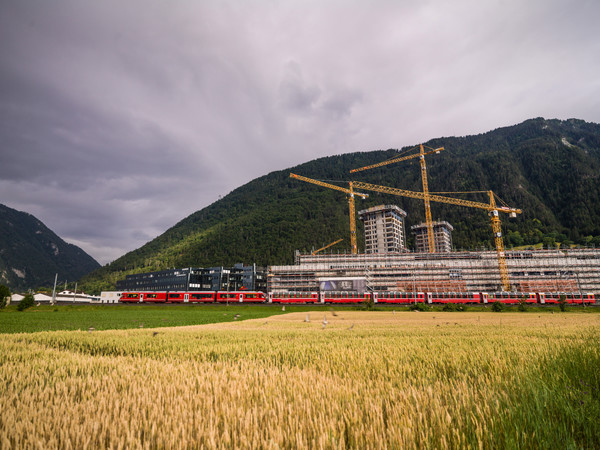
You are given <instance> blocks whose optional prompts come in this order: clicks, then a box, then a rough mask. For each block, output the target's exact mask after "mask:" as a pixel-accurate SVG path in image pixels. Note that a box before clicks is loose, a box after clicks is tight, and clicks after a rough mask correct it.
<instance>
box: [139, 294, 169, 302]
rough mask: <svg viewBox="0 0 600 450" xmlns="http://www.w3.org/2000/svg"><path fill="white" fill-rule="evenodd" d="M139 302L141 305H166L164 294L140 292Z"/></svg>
mask: <svg viewBox="0 0 600 450" xmlns="http://www.w3.org/2000/svg"><path fill="white" fill-rule="evenodd" d="M140 302H143V303H166V302H167V293H166V292H140Z"/></svg>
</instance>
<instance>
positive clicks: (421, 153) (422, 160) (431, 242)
mask: <svg viewBox="0 0 600 450" xmlns="http://www.w3.org/2000/svg"><path fill="white" fill-rule="evenodd" d="M428 148H430V147H428ZM442 150H444V147H439V148H434V149H431V151H428V152H426V151H425V150H424V146H423V144H420V145H419V153H415V154H412V155H408V156H400V157H398V158H392V159H389V160H387V161H383V162H380V163H377V164H371V165H370V166H365V167H360V168H358V169H352V170H351V171H350V173H354V172H360V171H363V170H369V169H374V168H376V167H381V166H385V165H388V164H393V163H396V162H400V161H406V160H407V159H412V158H417V157H418V158H419V160H420V163H421V180H422V182H423V194H424V195H423V201H424V203H425V223H426V225H427V243H428V245H429V253H435V242H434V240H433V220H432V219H431V205H430V201H429V200H430V199H429V186H428V184H427V165H426V164H425V155H429V154H431V153H439V152H441V151H442Z"/></svg>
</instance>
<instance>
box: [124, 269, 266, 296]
mask: <svg viewBox="0 0 600 450" xmlns="http://www.w3.org/2000/svg"><path fill="white" fill-rule="evenodd" d="M116 289H117V290H118V291H136V290H139V291H238V290H242V289H243V290H249V291H263V292H266V290H267V271H266V269H265V268H264V267H257V266H256V264H253V265H251V266H244V265H243V264H235V265H234V266H233V267H209V268H194V267H187V268H184V269H169V270H161V271H159V272H147V273H137V274H133V275H127V276H126V277H125V279H124V280H119V281H117V286H116Z"/></svg>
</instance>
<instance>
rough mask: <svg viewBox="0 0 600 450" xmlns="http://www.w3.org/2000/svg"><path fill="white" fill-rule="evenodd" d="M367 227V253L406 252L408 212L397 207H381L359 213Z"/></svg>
mask: <svg viewBox="0 0 600 450" xmlns="http://www.w3.org/2000/svg"><path fill="white" fill-rule="evenodd" d="M358 216H359V217H360V220H362V221H363V223H364V227H365V253H367V254H371V253H379V254H381V253H399V252H402V251H404V250H405V247H406V237H405V231H404V218H405V217H406V212H405V211H404V210H403V209H400V208H399V207H398V206H396V205H379V206H373V207H372V208H368V209H363V210H362V211H359V212H358Z"/></svg>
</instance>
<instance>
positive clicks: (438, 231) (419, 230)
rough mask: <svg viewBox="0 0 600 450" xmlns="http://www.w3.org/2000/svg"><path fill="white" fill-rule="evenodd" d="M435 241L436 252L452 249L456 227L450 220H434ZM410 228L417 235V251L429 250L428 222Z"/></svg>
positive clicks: (424, 251)
mask: <svg viewBox="0 0 600 450" xmlns="http://www.w3.org/2000/svg"><path fill="white" fill-rule="evenodd" d="M432 226H433V243H434V246H435V252H436V253H443V252H451V251H452V231H454V227H453V226H452V225H450V224H449V223H448V222H445V221H440V222H432ZM410 230H411V231H412V232H413V234H414V235H415V251H416V252H417V253H426V252H429V239H428V237H427V224H426V223H420V224H418V225H413V226H412V227H410Z"/></svg>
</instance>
